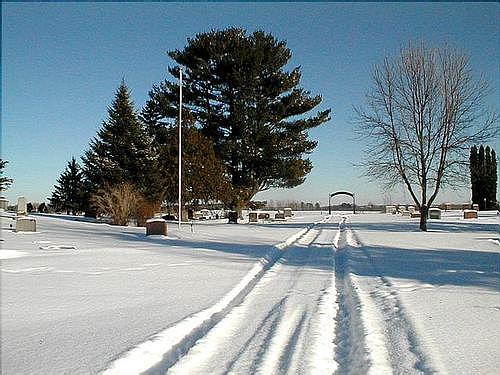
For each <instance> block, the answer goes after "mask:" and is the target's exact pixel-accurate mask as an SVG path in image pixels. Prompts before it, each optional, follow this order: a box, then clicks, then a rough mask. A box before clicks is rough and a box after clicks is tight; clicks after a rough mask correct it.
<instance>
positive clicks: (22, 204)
mask: <svg viewBox="0 0 500 375" xmlns="http://www.w3.org/2000/svg"><path fill="white" fill-rule="evenodd" d="M27 206H28V202H27V201H26V198H25V197H19V198H17V214H18V215H26V212H27V211H28V207H27Z"/></svg>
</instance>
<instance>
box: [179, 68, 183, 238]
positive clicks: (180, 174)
mask: <svg viewBox="0 0 500 375" xmlns="http://www.w3.org/2000/svg"><path fill="white" fill-rule="evenodd" d="M181 202H182V68H179V216H178V218H179V230H180V229H181V214H182V207H181Z"/></svg>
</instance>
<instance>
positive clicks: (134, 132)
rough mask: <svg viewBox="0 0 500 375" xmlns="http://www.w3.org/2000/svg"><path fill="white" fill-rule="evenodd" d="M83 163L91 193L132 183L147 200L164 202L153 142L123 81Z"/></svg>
mask: <svg viewBox="0 0 500 375" xmlns="http://www.w3.org/2000/svg"><path fill="white" fill-rule="evenodd" d="M82 159H83V166H84V167H83V168H84V172H85V176H86V177H87V180H88V182H89V187H88V188H89V189H90V190H91V191H92V192H96V191H97V190H98V189H100V188H103V187H104V186H111V185H116V184H119V183H122V182H130V183H132V184H133V185H134V186H135V187H136V188H137V189H138V190H139V191H140V192H141V193H142V194H143V195H144V196H145V197H146V198H147V199H148V200H150V201H161V195H162V194H161V191H160V187H159V186H158V184H157V183H156V175H155V173H156V171H157V166H156V163H157V157H156V155H155V153H154V151H153V148H152V140H151V138H150V137H149V135H148V134H147V132H146V130H145V129H144V126H143V124H142V123H141V122H140V120H139V119H138V117H137V114H136V112H135V110H134V104H133V102H132V100H131V98H130V92H129V90H128V88H127V86H126V84H125V82H124V81H122V82H121V84H120V86H119V87H118V90H117V91H116V94H115V98H114V100H113V102H112V104H111V107H109V108H108V119H107V120H106V121H104V122H103V124H102V127H101V129H100V130H99V131H98V133H97V136H96V137H95V138H94V139H93V140H92V141H91V143H90V149H89V150H88V151H86V153H85V155H84V157H83V158H82Z"/></svg>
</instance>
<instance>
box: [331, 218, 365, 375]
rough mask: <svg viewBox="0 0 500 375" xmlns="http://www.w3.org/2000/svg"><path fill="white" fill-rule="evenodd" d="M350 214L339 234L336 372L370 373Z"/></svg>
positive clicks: (336, 256)
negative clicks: (353, 270)
mask: <svg viewBox="0 0 500 375" xmlns="http://www.w3.org/2000/svg"><path fill="white" fill-rule="evenodd" d="M346 220H347V218H346V217H343V218H342V219H341V221H340V222H339V230H338V233H337V236H336V237H335V241H334V244H335V248H336V251H335V286H336V295H337V300H336V305H337V308H338V310H337V315H336V317H335V322H336V323H335V341H334V342H335V353H334V360H335V362H336V363H337V364H338V367H337V368H336V373H338V374H350V373H364V374H366V373H368V372H369V370H370V369H371V368H372V367H373V360H371V358H370V356H369V354H370V353H369V348H368V347H367V342H366V334H365V329H364V324H363V320H362V314H361V311H360V301H359V297H358V295H357V293H356V287H355V286H354V285H353V284H352V280H351V278H350V274H349V268H348V254H347V251H348V249H347V248H346V246H347V238H346V225H347V224H346Z"/></svg>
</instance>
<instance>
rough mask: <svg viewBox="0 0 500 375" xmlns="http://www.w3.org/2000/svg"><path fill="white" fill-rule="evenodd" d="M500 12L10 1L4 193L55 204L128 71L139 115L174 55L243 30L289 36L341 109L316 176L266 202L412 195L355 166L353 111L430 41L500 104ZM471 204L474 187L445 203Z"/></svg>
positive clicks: (306, 72)
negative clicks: (350, 194) (217, 33)
mask: <svg viewBox="0 0 500 375" xmlns="http://www.w3.org/2000/svg"><path fill="white" fill-rule="evenodd" d="M499 10H500V5H499V4H498V3H483V4H478V3H475V4H471V3H469V4H467V3H389V4H380V3H378V4H377V3H349V4H348V3H2V117H1V118H2V142H1V145H2V148H1V154H2V158H3V159H7V160H9V164H8V166H7V168H6V175H7V176H9V177H12V178H14V180H15V183H14V184H13V186H12V187H11V188H10V189H9V190H7V191H6V192H5V196H6V197H7V198H8V199H9V200H10V201H15V200H16V199H17V197H18V196H20V195H24V196H26V197H27V199H28V200H30V201H39V202H40V201H43V200H45V198H46V197H48V196H49V195H50V192H51V190H52V187H53V185H54V183H55V182H56V179H57V177H58V176H59V175H60V173H61V172H62V170H63V169H64V168H65V165H66V162H67V161H68V160H69V159H70V158H71V157H72V156H75V157H77V158H78V157H80V156H81V155H82V154H83V152H84V150H85V149H86V148H87V147H88V144H89V141H90V140H91V139H92V138H93V137H94V136H95V134H96V131H97V130H98V129H99V127H100V126H101V124H102V121H103V120H105V118H106V115H107V111H106V109H107V106H108V105H109V104H110V103H111V100H112V99H113V95H114V92H115V90H116V88H117V87H118V85H119V83H120V81H121V79H122V78H125V80H126V82H127V84H128V86H129V87H130V89H131V90H132V96H133V98H134V101H135V104H136V108H137V109H138V110H139V109H140V108H141V107H142V106H143V105H144V103H145V101H146V98H147V93H148V91H149V89H150V88H151V86H152V85H153V84H154V83H157V82H159V81H161V80H162V79H164V78H165V76H166V71H167V68H168V66H170V65H172V61H171V60H170V59H169V58H168V56H167V55H166V52H167V51H169V50H172V49H181V48H183V47H184V46H185V45H186V40H187V38H189V37H193V36H194V35H195V34H196V33H199V32H204V31H208V30H210V29H213V28H225V27H228V26H237V27H244V28H246V29H247V30H248V31H249V32H251V31H253V30H255V29H262V30H264V31H267V32H270V33H272V34H273V35H274V36H276V37H277V38H278V39H283V40H286V41H287V44H288V47H289V48H290V49H291V50H292V53H293V57H292V59H291V62H290V66H291V67H295V66H301V71H302V83H301V85H302V87H304V88H306V89H307V90H310V91H311V93H313V94H321V95H322V96H323V103H322V105H321V108H331V109H332V119H331V121H330V122H329V123H327V124H324V125H323V126H321V127H320V128H317V129H314V130H313V131H312V132H311V136H312V138H313V139H315V140H317V141H318V142H319V145H318V148H317V149H316V150H315V152H314V153H313V154H312V155H311V160H312V161H313V164H314V169H313V171H312V172H311V173H310V174H309V176H308V178H307V181H306V182H305V183H304V184H303V185H301V186H300V187H297V188H295V189H289V190H274V191H268V192H264V193H259V194H258V195H257V197H256V198H257V199H274V200H276V199H281V200H307V201H313V202H316V201H320V202H322V203H323V204H324V203H326V202H327V199H328V192H331V191H335V190H340V189H343V190H344V189H346V190H350V191H354V192H356V194H357V201H358V202H360V203H366V202H369V201H371V202H374V203H383V202H384V196H385V197H386V198H385V200H387V199H388V197H390V198H392V200H399V199H408V196H407V195H405V194H404V193H401V190H396V191H394V192H390V193H389V194H387V193H386V194H383V193H382V192H381V190H380V188H379V187H378V185H377V184H374V183H368V182H367V181H366V180H364V179H363V178H362V177H361V176H360V175H361V171H360V170H358V169H357V168H355V167H353V164H356V163H357V162H359V161H360V158H361V154H362V144H361V143H360V142H358V141H357V140H356V139H355V136H354V134H353V132H352V129H353V121H352V119H353V111H352V106H353V105H359V104H362V103H363V98H364V93H365V92H366V90H367V89H368V87H369V85H370V78H369V73H370V69H371V67H372V66H373V64H376V63H380V62H381V61H382V59H383V58H384V56H385V55H394V54H396V53H397V52H398V51H399V49H400V47H401V46H402V45H404V44H406V43H408V41H415V40H417V41H418V40H424V41H426V42H429V43H431V44H442V43H445V42H446V43H449V44H451V45H452V46H454V47H457V48H458V49H460V50H463V51H465V52H467V53H468V54H470V56H471V61H472V67H473V70H474V72H475V73H477V74H479V73H482V74H484V75H485V77H486V78H487V79H488V80H489V81H490V83H491V88H492V91H491V94H490V96H489V97H488V98H487V100H488V104H489V105H490V106H491V107H492V108H494V109H495V110H498V103H499V102H500V101H499V100H498V99H499V87H500V77H499V45H500V43H499V42H500V38H499V30H500V28H499V22H500V21H499V20H500V17H499V16H500V14H499ZM493 143H495V142H493ZM496 143H497V144H496V145H495V144H493V146H494V147H495V148H496V149H497V153H498V151H499V147H498V140H497V141H496ZM339 199H341V198H339ZM468 199H469V191H468V189H466V188H464V189H460V190H458V191H455V192H451V191H448V192H443V194H441V196H440V197H438V202H442V201H450V200H451V201H458V202H461V201H468Z"/></svg>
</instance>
